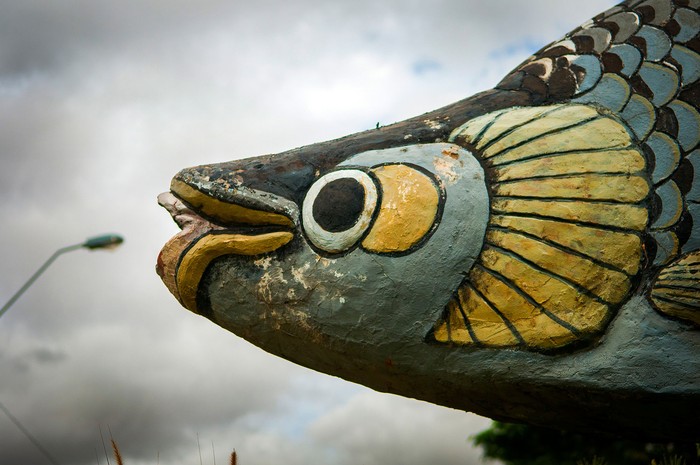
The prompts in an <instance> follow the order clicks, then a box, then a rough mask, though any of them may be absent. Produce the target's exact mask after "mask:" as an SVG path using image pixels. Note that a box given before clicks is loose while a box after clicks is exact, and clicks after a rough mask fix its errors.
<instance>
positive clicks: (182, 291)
mask: <svg viewBox="0 0 700 465" xmlns="http://www.w3.org/2000/svg"><path fill="white" fill-rule="evenodd" d="M699 6H700V4H697V2H694V1H688V0H676V1H675V2H672V1H670V0H646V1H641V2H640V1H638V0H635V1H628V2H624V3H622V4H620V5H619V6H617V7H615V8H613V9H611V10H609V11H607V12H605V13H603V14H601V15H598V16H597V17H596V18H594V19H593V20H591V21H589V22H588V23H586V24H584V25H583V26H581V27H580V28H578V29H576V30H574V31H572V32H571V33H570V34H568V35H567V36H566V37H565V38H563V39H562V40H560V41H558V42H555V43H553V44H551V45H549V46H547V47H545V48H543V49H542V50H541V51H539V52H538V53H536V54H535V55H534V56H533V57H531V58H530V59H528V60H527V61H526V62H524V63H523V64H522V65H520V66H519V67H518V68H516V69H515V70H514V71H513V72H511V73H510V74H509V75H508V76H507V77H506V78H505V79H504V80H503V81H502V82H501V83H499V84H498V85H497V86H496V87H495V88H494V89H492V90H490V91H486V92H483V93H481V94H477V95H475V96H473V97H470V98H467V99H465V100H462V101H460V102H457V103H455V104H452V105H449V106H447V107H445V108H441V109H439V110H436V111H433V112H431V113H427V114H425V115H422V116H420V117H417V118H413V119H409V120H407V121H404V122H401V123H397V124H394V125H391V126H386V127H382V128H378V129H375V130H371V131H366V132H362V133H358V134H354V135H351V136H347V137H344V138H341V139H338V140H334V141H330V142H324V143H319V144H315V145H311V146H307V147H302V148H299V149H294V150H291V151H288V152H284V153H281V154H277V155H268V156H261V157H255V158H250V159H245V160H237V161H232V162H227V163H222V164H216V165H202V166H198V167H194V168H188V169H185V170H183V171H181V172H180V173H178V174H177V175H176V176H175V177H174V178H173V181H172V184H171V189H170V192H169V193H166V194H161V196H160V197H159V201H160V203H161V204H162V205H163V206H164V207H165V208H166V209H168V210H169V212H170V213H171V214H172V215H173V217H174V219H175V221H176V222H177V223H178V224H179V225H180V226H181V227H182V232H181V233H180V234H178V235H177V236H175V237H174V238H173V239H171V240H170V241H169V242H168V243H167V244H166V245H165V247H164V248H163V250H162V251H161V254H160V256H159V260H158V266H157V269H158V272H159V274H160V275H161V277H162V279H163V281H164V283H165V284H166V286H167V287H168V288H169V289H170V291H171V292H172V293H173V294H174V295H175V297H176V298H178V300H179V301H180V302H181V303H182V304H183V305H184V306H185V307H186V308H188V309H190V310H192V311H194V312H196V313H199V314H201V315H203V316H205V317H207V318H209V319H211V320H212V321H214V322H215V323H217V324H219V325H221V326H223V327H224V328H226V329H229V330H231V331H232V332H234V333H236V334H238V335H240V336H241V337H244V338H245V339H247V340H249V341H251V342H252V343H254V344H256V345H258V346H260V347H262V348H264V349H265V350H267V351H269V352H271V353H274V354H277V355H279V356H282V357H285V358H287V359H289V360H292V361H294V362H297V363H300V364H302V365H305V366H308V367H311V368H314V369H316V370H319V371H322V372H326V373H330V374H333V375H337V376H341V377H343V378H346V379H349V380H352V381H355V382H358V383H361V384H365V385H367V386H370V387H372V388H374V389H377V390H381V391H387V392H394V393H397V394H401V395H406V396H410V397H415V398H419V399H423V400H427V401H430V402H434V403H437V404H441V405H447V406H451V407H455V408H460V409H464V410H470V411H474V412H476V413H479V414H482V415H488V416H491V417H493V418H498V419H503V420H515V421H527V422H530V423H534V424H540V425H549V426H558V427H565V428H566V427H569V428H577V429H588V430H594V431H607V432H620V431H624V432H626V433H627V434H636V435H644V436H648V437H650V438H672V439H679V438H685V439H697V438H698V437H700V426H698V425H697V421H696V418H697V415H695V414H693V413H691V412H697V411H700V362H698V359H699V357H698V356H699V355H700V332H699V331H698V326H700V149H699V148H698V146H699V143H700V113H699V112H698V106H699V105H700V55H699V53H700V35H698V33H699V32H700V14H699V13H698V7H699ZM642 406H643V408H642ZM601 418H605V419H606V421H604V422H601Z"/></svg>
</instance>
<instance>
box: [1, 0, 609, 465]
mask: <svg viewBox="0 0 700 465" xmlns="http://www.w3.org/2000/svg"><path fill="white" fill-rule="evenodd" d="M611 5H612V2H611V1H607V0H596V1H591V2H586V4H585V5H578V6H577V9H578V10H577V11H575V12H574V11H571V6H570V4H567V3H566V2H556V1H546V0H539V1H531V2H526V3H525V2H506V1H496V2H476V1H457V0H440V1H437V2H432V3H431V4H430V8H427V7H426V4H425V2H422V1H417V0H410V1H398V0H396V1H388V2H375V1H371V0H361V1H353V2H320V1H313V0H305V1H300V2H293V3H292V2H273V1H261V2H255V3H254V4H253V3H250V2H225V1H215V0H206V1H199V2H196V3H193V2H186V1H184V0H175V1H173V0H170V1H167V2H161V1H154V2H147V3H144V2H133V1H127V2H118V3H115V2H107V1H88V0H75V1H63V2H53V1H44V2H41V1H33V0H22V1H20V0H17V1H9V0H4V1H2V0H0V11H2V15H0V160H1V161H2V169H1V170H0V195H2V199H3V201H2V202H1V203H0V217H2V219H3V226H2V227H1V228H0V237H1V238H2V244H3V246H4V247H3V265H2V266H0V295H3V296H6V297H9V296H10V295H12V293H13V292H14V291H15V290H16V289H18V288H19V287H20V286H21V285H22V283H23V282H24V281H25V280H26V279H27V278H28V277H29V276H30V275H31V273H32V272H33V271H34V270H36V268H37V267H38V266H39V265H40V264H41V263H42V262H43V261H44V260H45V259H46V258H48V256H49V255H50V254H51V253H52V252H53V250H55V249H56V248H58V247H60V246H63V245H67V244H71V243H75V242H80V241H82V240H83V239H84V238H85V237H86V236H90V235H94V234H99V233H103V232H112V231H113V232H118V233H121V234H123V235H124V236H125V237H126V239H127V241H126V242H125V244H124V245H123V246H122V247H121V248H120V249H118V250H116V251H114V252H113V253H107V252H100V251H96V252H86V251H83V250H80V251H76V252H72V253H70V254H67V255H65V256H62V257H60V258H59V259H58V261H57V262H56V263H55V264H54V265H53V266H52V267H51V268H50V269H49V270H48V271H47V272H46V274H45V275H44V276H42V277H41V278H40V280H39V281H38V282H37V283H36V285H35V286H33V287H32V288H31V289H30V290H29V291H28V292H27V293H26V294H25V295H24V296H23V297H22V298H21V299H20V300H19V301H18V302H17V303H16V304H15V306H14V307H13V308H12V309H11V310H10V311H9V312H8V313H7V314H5V315H4V316H3V318H2V320H0V402H2V403H3V404H4V405H6V406H7V407H8V408H10V409H11V411H12V412H13V413H14V414H15V415H16V416H17V418H18V419H20V420H21V421H22V423H23V424H25V426H26V427H27V428H28V429H30V430H31V431H32V433H33V434H34V435H35V436H36V437H37V438H39V439H40V440H41V442H42V443H43V444H44V445H45V446H46V447H47V449H49V450H50V451H51V453H52V455H54V456H55V457H56V458H57V459H58V460H59V461H60V462H61V463H71V464H78V465H80V464H94V463H95V461H96V459H95V449H96V448H97V450H98V451H100V455H102V453H101V443H100V440H99V427H100V426H101V427H102V428H103V429H104V430H105V431H106V429H107V427H109V428H110V429H111V431H112V433H113V434H114V436H115V439H117V441H118V442H119V444H120V446H121V448H122V452H123V453H124V455H125V458H126V462H127V463H129V464H137V463H138V464H148V465H150V464H154V463H156V457H157V456H158V454H160V463H168V464H185V463H189V464H191V463H197V462H198V460H199V456H198V450H197V435H199V437H200V440H201V441H200V442H201V446H202V450H203V456H204V459H205V463H207V457H211V443H212V442H213V443H214V447H215V450H216V453H217V460H218V461H219V463H223V462H225V460H226V459H225V457H226V454H228V453H229V452H230V450H231V449H233V448H236V449H237V450H238V451H239V453H240V455H241V462H242V463H245V464H246V465H248V464H251V465H252V464H258V463H260V464H262V463H279V462H282V461H284V463H288V464H297V463H298V464H302V463H304V464H308V463H332V464H338V465H342V464H345V463H349V462H350V461H351V460H352V461H353V462H356V461H358V460H360V459H361V460H360V461H363V462H364V463H368V464H371V463H382V464H392V463H402V464H411V463H424V462H426V461H431V462H432V461H435V460H437V459H439V461H441V462H442V463H465V461H467V460H471V462H467V463H477V462H476V460H477V457H478V452H477V451H474V450H472V449H471V447H470V445H469V443H468V441H467V439H466V438H468V436H469V435H470V434H473V432H474V431H477V430H479V429H480V428H483V427H484V425H485V424H487V423H488V422H487V421H485V420H483V419H479V418H477V417H474V416H473V415H471V414H467V413H463V412H456V411H451V410H447V409H443V408H440V407H436V406H431V405H429V404H425V403H420V402H416V401H411V400H406V399H399V398H396V397H393V396H388V395H382V394H378V393H374V392H371V391H368V390H366V389H364V388H361V387H358V386H354V385H352V384H350V383H347V382H344V381H341V380H338V379H335V378H330V377H327V376H324V375H320V374H318V373H314V372H311V371H309V370H306V369H304V368H301V367H297V366H294V365H291V364H289V363H287V362H285V361H283V360H279V359H277V358H275V357H272V356H270V355H268V354H266V353H264V352H262V351H260V350H259V349H257V348H255V347H252V346H250V345H249V344H247V343H245V342H244V341H242V340H240V339H238V338H237V337H235V336H233V335H232V334H229V333H227V332H225V331H223V330H222V329H220V328H218V327H216V326H215V325H213V324H211V323H209V322H208V321H206V320H204V319H202V318H200V317H197V316H195V315H192V314H190V313H189V312H187V311H186V310H184V309H182V308H180V306H179V305H178V304H177V302H176V301H175V300H174V299H173V298H172V297H171V296H170V295H169V294H168V292H167V290H166V289H165V287H164V286H163V285H162V283H161V282H160V280H159V279H158V277H157V276H156V274H155V272H154V264H155V259H156V255H157V253H158V250H159V249H160V247H161V246H162V244H163V243H164V242H165V241H166V240H167V239H168V238H169V237H170V236H171V235H173V234H174V233H175V232H176V230H177V228H176V227H175V225H174V224H173V223H172V221H171V220H170V218H169V217H168V215H167V214H166V213H165V212H164V211H162V209H161V208H159V207H158V206H157V204H156V202H155V197H156V195H157V194H158V193H159V192H162V191H164V190H167V188H168V184H169V180H170V177H171V176H172V175H173V174H174V173H175V172H176V171H178V170H179V169H181V168H184V167H186V166H190V165H195V164H201V163H208V162H216V161H223V160H227V159H233V158H239V157H243V156H250V155H257V154H261V153H274V152H276V151H281V150H285V149H288V148H292V147H295V146H299V145H303V144H307V143H312V142H315V141H319V140H324V139H330V138H333V137H338V136H342V135H344V134H347V133H351V132H354V131H358V130H362V129H367V128H370V127H373V126H374V125H375V124H376V122H380V123H381V124H388V123H391V122H393V121H396V120H400V119H403V118H406V117H409V116H413V115H415V114H420V113H422V112H425V111H428V110H431V109H434V108H437V107H438V106H441V105H444V104H447V103H450V102H452V101H455V100H457V99H460V98H463V97H465V96H467V95H469V94H472V93H475V92H477V91H479V90H482V89H485V88H488V87H491V86H493V85H494V84H495V83H496V82H497V81H498V80H499V79H500V77H502V75H503V74H504V73H505V72H506V71H507V70H508V69H510V68H511V67H512V66H514V65H515V64H517V63H518V62H519V61H522V59H523V58H525V56H524V55H527V54H528V53H530V52H532V51H533V49H534V48H537V47H539V46H540V45H543V44H544V43H545V42H547V41H549V40H553V39H555V38H557V37H558V36H559V35H561V34H562V33H564V32H566V31H567V30H569V29H571V28H573V27H574V26H576V24H577V23H580V22H582V21H584V20H586V19H588V18H589V17H590V16H592V15H593V14H595V13H597V12H598V11H601V10H603V9H605V8H606V7H609V6H611ZM503 31H507V33H504V32H503ZM417 70H420V71H421V72H416V71H417ZM397 447H399V448H400V453H397V452H396V450H397ZM436 458H437V459H436ZM433 459H435V460H433ZM41 460H42V457H41V455H40V454H39V453H38V451H37V450H36V449H35V448H34V447H33V446H32V444H31V443H30V442H29V441H28V440H27V439H26V438H25V437H24V436H23V435H22V434H21V432H19V431H18V430H17V428H16V427H15V426H14V425H13V424H12V423H11V422H9V421H8V420H7V418H5V417H4V416H3V415H2V414H0V463H42V461H41ZM102 460H103V461H104V459H102ZM208 463H211V460H210V461H209V462H208Z"/></svg>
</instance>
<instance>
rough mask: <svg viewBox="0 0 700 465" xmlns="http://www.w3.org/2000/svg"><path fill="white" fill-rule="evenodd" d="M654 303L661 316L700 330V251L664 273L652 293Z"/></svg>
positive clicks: (668, 268)
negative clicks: (672, 318) (693, 324)
mask: <svg viewBox="0 0 700 465" xmlns="http://www.w3.org/2000/svg"><path fill="white" fill-rule="evenodd" d="M651 301H652V302H653V303H654V305H655V306H656V309H657V310H659V311H660V312H661V313H664V314H666V315H669V316H672V317H675V318H679V319H681V320H686V321H689V322H692V323H695V324H696V325H698V326H700V251H698V250H696V251H694V252H691V253H689V254H687V255H685V256H683V257H682V258H680V259H679V260H676V261H675V262H673V263H671V264H670V265H669V266H667V267H666V268H664V269H662V270H661V273H659V276H658V277H657V278H656V281H655V282H654V286H653V288H652V290H651Z"/></svg>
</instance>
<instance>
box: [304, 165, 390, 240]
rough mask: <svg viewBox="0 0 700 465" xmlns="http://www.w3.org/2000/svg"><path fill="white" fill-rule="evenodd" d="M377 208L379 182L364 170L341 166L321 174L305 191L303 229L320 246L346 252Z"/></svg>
mask: <svg viewBox="0 0 700 465" xmlns="http://www.w3.org/2000/svg"><path fill="white" fill-rule="evenodd" d="M376 208H377V186H376V184H375V183H374V180H373V179H372V178H371V177H370V176H369V175H368V174H367V173H365V172H364V171H360V170H356V169H347V170H339V171H333V172H331V173H328V174H326V175H324V176H322V177H320V178H319V179H318V180H317V181H316V182H315V183H314V184H313V185H312V186H311V188H310V189H309V191H308V192H307V193H306V198H304V204H303V207H302V222H303V225H304V231H305V232H306V235H307V236H308V237H309V239H310V240H311V242H312V243H313V244H314V245H315V246H316V247H318V248H319V249H321V250H324V251H326V252H331V253H338V252H343V251H345V250H347V249H349V248H350V247H352V246H353V245H355V244H356V243H357V242H358V241H359V240H360V238H361V237H362V236H363V234H364V233H365V231H367V228H368V227H369V225H370V223H371V222H372V217H373V215H374V211H375V209H376Z"/></svg>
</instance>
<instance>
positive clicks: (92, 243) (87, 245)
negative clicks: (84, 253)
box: [0, 234, 124, 317]
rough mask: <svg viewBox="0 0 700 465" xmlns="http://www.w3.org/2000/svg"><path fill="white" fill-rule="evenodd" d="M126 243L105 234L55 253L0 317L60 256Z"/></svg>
mask: <svg viewBox="0 0 700 465" xmlns="http://www.w3.org/2000/svg"><path fill="white" fill-rule="evenodd" d="M122 242H124V239H123V238H122V237H121V236H118V235H116V234H104V235H102V236H95V237H91V238H88V239H87V240H86V241H85V242H81V243H80V244H74V245H69V246H67V247H61V248H60V249H58V250H57V251H55V252H54V253H53V255H51V256H50V257H49V259H48V260H46V262H45V263H44V264H43V265H41V267H39V269H38V270H36V272H35V273H34V274H33V275H32V277H31V278H29V279H28V280H27V282H26V283H24V285H23V286H22V287H21V288H20V289H19V290H18V291H17V292H16V293H15V295H13V296H12V297H11V298H10V300H8V301H7V303H6V304H5V305H3V307H2V309H0V317H1V316H2V315H3V314H4V313H5V312H6V311H7V309H8V308H10V307H11V306H12V304H14V303H15V301H16V300H17V299H19V297H20V296H21V295H22V294H24V291H26V290H27V289H28V288H29V286H31V285H32V284H33V283H34V281H36V279H37V278H38V277H39V276H40V275H41V274H42V273H43V272H44V271H46V269H47V268H48V267H49V266H50V265H51V264H52V263H53V262H54V260H56V259H57V258H58V256H59V255H62V254H64V253H66V252H71V251H73V250H78V249H89V250H96V249H113V248H115V247H117V246H119V244H121V243H122Z"/></svg>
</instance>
